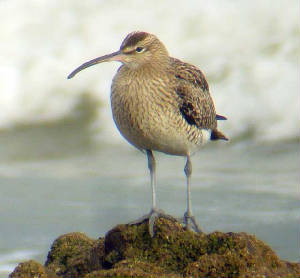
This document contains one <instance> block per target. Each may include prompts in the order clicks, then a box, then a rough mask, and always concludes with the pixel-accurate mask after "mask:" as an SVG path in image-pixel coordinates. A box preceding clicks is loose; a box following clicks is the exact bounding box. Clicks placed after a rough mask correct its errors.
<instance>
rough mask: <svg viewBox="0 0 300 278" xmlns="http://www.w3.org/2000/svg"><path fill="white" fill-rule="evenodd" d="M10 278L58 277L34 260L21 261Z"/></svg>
mask: <svg viewBox="0 0 300 278" xmlns="http://www.w3.org/2000/svg"><path fill="white" fill-rule="evenodd" d="M9 278H58V276H56V275H55V274H54V273H51V272H50V271H48V270H47V269H46V268H45V267H44V266H42V265H41V264H40V263H38V262H35V261H33V260H30V261H27V262H23V263H19V265H18V266H17V267H16V268H15V270H14V271H13V272H12V273H11V274H10V275H9Z"/></svg>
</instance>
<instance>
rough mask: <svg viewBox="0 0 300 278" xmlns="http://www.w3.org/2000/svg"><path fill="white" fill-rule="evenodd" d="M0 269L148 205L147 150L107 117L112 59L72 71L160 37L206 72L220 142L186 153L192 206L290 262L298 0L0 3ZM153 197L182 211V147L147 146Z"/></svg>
mask: <svg viewBox="0 0 300 278" xmlns="http://www.w3.org/2000/svg"><path fill="white" fill-rule="evenodd" d="M0 20H1V27H0V41H1V42H0V277H1V278H2V277H7V275H8V273H9V272H11V271H12V270H13V269H14V267H15V266H16V265H17V264H18V263H19V262H20V261H24V260H28V259H36V260H38V261H40V262H42V263H43V262H44V261H45V259H46V256H47V252H48V251H49V248H50V245H51V243H52V242H53V241H54V240H55V239H56V238H57V237H58V236H59V235H61V234H63V233H68V232H74V231H81V232H84V233H86V234H87V235H88V236H90V237H93V238H97V237H99V236H104V235H105V233H106V232H107V231H108V230H109V229H111V228H112V227H114V226H115V225H116V224H119V223H127V222H129V221H131V220H133V219H136V218H138V217H139V216H141V215H142V214H145V213H147V212H148V211H149V209H150V206H151V195H150V194H151V193H150V185H149V173H148V170H147V165H146V158H145V154H143V153H142V152H140V151H138V150H135V149H134V148H133V147H132V146H130V145H129V144H127V143H126V142H125V141H124V139H123V138H122V137H121V136H120V135H119V133H118V131H117V129H116V127H115V126H114V123H113V121H112V116H111V111H110V107H109V105H110V103H109V91H110V83H111V79H112V78H113V75H114V73H115V72H116V70H117V68H118V67H119V65H118V64H117V63H111V64H101V65H98V66H95V67H93V68H89V69H87V70H85V71H83V72H82V73H80V74H78V76H76V77H75V78H73V79H72V80H67V79H66V77H67V75H68V74H69V73H70V72H71V71H72V70H73V69H74V68H75V67H77V66H79V65H80V64H81V63H83V62H85V61H87V60H90V59H92V58H95V57H97V56H101V55H104V54H107V53H110V52H113V51H116V50H117V49H118V48H119V45H120V43H121V41H122V40H123V39H124V37H125V36H126V34H127V33H129V32H131V31H133V30H143V31H148V32H152V33H154V34H156V35H157V36H158V37H159V38H160V39H161V40H162V41H163V42H164V43H165V45H166V46H167V48H168V50H169V52H170V55H172V56H174V57H177V58H180V59H182V60H184V61H187V62H190V63H193V64H195V65H197V66H199V67H200V68H201V69H202V70H203V72H204V73H205V75H206V77H207V79H208V81H209V84H210V89H211V94H212V96H213V98H214V101H215V104H216V108H217V112H218V114H221V115H225V116H226V117H227V118H228V121H222V122H220V123H219V128H220V130H222V131H223V132H224V133H225V134H226V135H227V136H228V137H229V138H230V141H229V142H217V143H214V142H212V143H210V144H209V145H207V146H205V147H204V148H203V150H201V151H200V152H199V153H197V154H196V155H194V156H193V157H192V161H193V177H192V201H193V211H194V214H195V216H196V218H197V219H198V222H199V224H200V226H201V227H202V229H203V230H204V231H205V232H207V233H209V232H213V231H215V230H220V231H224V232H229V231H235V232H240V231H244V232H247V233H250V234H255V235H256V236H257V237H258V238H260V239H261V240H263V241H265V242H266V243H268V244H269V245H270V246H271V247H272V248H273V249H274V250H275V251H276V252H277V254H278V255H279V256H280V257H281V258H282V259H285V260H291V261H297V262H299V260H300V256H299V246H300V239H299V234H300V231H299V219H300V203H299V194H300V189H299V170H300V169H299V128H300V126H299V122H300V121H299V111H300V109H299V102H300V101H299V1H297V0H290V1H288V4H287V2H286V1H283V0H276V1H274V0H272V1H271V0H263V1H261V0H253V1H243V0H239V1H233V0H228V1H221V0H215V1H204V0H201V1H199V0H198V1H196V0H191V1H188V2H186V1H173V0H172V1H171V0H166V1H161V2H160V3H159V4H157V5H153V2H152V1H137V0H130V1H116V0H112V1H101V0H86V1H79V0H72V1H71V0H61V1H56V2H53V1H50V0H44V1H35V0H28V1H26V2H24V1H21V0H0ZM156 158H157V161H158V184H157V198H158V205H159V207H160V208H162V209H164V210H165V211H166V212H167V213H170V214H172V215H174V216H176V217H182V216H183V213H184V211H185V208H186V204H185V201H186V196H185V192H186V187H185V179H184V173H183V167H184V163H185V161H184V158H182V157H172V156H168V155H165V154H159V153H157V154H156Z"/></svg>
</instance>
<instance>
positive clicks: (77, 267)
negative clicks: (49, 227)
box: [11, 218, 300, 278]
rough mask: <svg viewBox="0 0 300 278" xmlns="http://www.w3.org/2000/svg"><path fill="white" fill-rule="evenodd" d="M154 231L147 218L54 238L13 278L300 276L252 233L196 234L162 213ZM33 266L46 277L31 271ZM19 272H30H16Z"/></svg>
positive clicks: (295, 266)
mask: <svg viewBox="0 0 300 278" xmlns="http://www.w3.org/2000/svg"><path fill="white" fill-rule="evenodd" d="M154 231H155V236H154V237H153V238H152V237H150V235H149V230H148V223H147V221H145V222H143V223H140V224H135V225H118V226H116V227H115V228H113V229H112V230H110V231H109V232H108V233H107V234H106V236H105V237H104V238H99V239H98V240H94V239H90V238H88V237H87V236H86V235H84V234H82V233H70V234H66V235H63V236H60V237H59V238H58V239H57V240H55V241H54V243H53V245H52V247H51V250H50V252H49V254H48V258H47V261H46V264H45V267H44V268H43V266H41V265H35V266H34V264H33V265H32V266H31V267H30V268H29V269H31V270H28V265H27V266H26V265H22V264H21V265H19V266H18V267H17V268H16V269H15V271H14V272H13V273H12V274H11V275H15V276H11V278H16V277H20V278H23V277H24V278H25V277H29V278H31V277H40V278H50V277H51V276H49V275H50V273H55V274H56V275H57V276H59V277H64V278H67V277H69V278H71V277H72V278H81V277H82V278H100V277H146V278H152V277H174V278H177V277H178V278H179V277H199V278H209V277H210V278H250V277H251V278H252V277H255V278H263V277H264V278H267V277H272V278H274V277H282V278H288V277H289V278H299V276H300V264H298V263H289V262H285V261H282V260H280V259H279V258H278V256H277V255H276V253H275V252H274V251H272V249H271V248H270V247H269V246H267V245H266V244H265V243H264V242H262V241H260V240H258V239H257V238H256V237H255V236H253V235H248V234H246V233H221V232H214V233H211V234H207V235H206V234H196V233H194V232H191V231H187V230H186V229H185V228H184V227H183V226H182V225H181V224H180V223H179V222H177V221H176V220H170V219H169V220H167V219H163V218H159V219H157V220H156V222H155V229H154ZM25 264H26V263H25ZM34 267H35V268H34ZM34 269H35V270H34ZM33 270H34V271H36V273H41V274H40V275H44V276H29V275H31V274H30V273H33V272H34V271H33ZM30 271H33V272H30ZM22 273H27V274H28V275H27V274H26V275H27V276H26V275H23V276H16V275H22Z"/></svg>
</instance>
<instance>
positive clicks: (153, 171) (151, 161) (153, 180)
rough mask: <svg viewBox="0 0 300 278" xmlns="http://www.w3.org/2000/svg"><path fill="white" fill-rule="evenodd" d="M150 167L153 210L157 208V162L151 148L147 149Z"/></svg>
mask: <svg viewBox="0 0 300 278" xmlns="http://www.w3.org/2000/svg"><path fill="white" fill-rule="evenodd" d="M147 158H148V168H149V170H150V180H151V190H152V210H155V209H156V194H155V186H156V162H155V158H154V155H153V152H152V151H151V150H147Z"/></svg>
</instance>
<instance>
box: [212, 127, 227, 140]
mask: <svg viewBox="0 0 300 278" xmlns="http://www.w3.org/2000/svg"><path fill="white" fill-rule="evenodd" d="M210 140H212V141H215V140H225V141H228V138H227V137H226V136H225V135H224V134H223V133H222V132H221V131H219V130H217V129H214V130H213V131H212V132H211V135H210Z"/></svg>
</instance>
